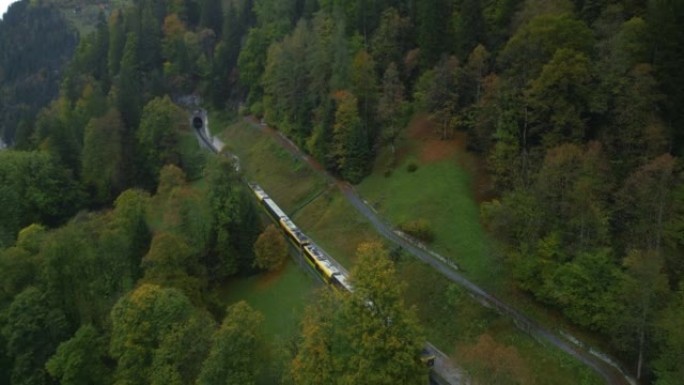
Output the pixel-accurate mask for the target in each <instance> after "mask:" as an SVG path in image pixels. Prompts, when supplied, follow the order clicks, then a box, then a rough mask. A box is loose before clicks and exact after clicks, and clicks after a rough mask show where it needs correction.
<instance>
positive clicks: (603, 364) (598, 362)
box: [198, 113, 637, 385]
mask: <svg viewBox="0 0 684 385" xmlns="http://www.w3.org/2000/svg"><path fill="white" fill-rule="evenodd" d="M205 114H206V113H205ZM205 116H206V115H205ZM251 123H252V124H253V125H255V126H259V127H261V126H262V125H261V124H259V123H257V122H255V121H253V120H252V121H251ZM261 128H263V127H261ZM204 131H206V132H208V130H206V128H205V130H204ZM198 132H200V130H198ZM274 137H275V138H276V139H277V141H278V142H279V144H280V145H281V146H282V147H284V148H285V149H286V150H288V151H289V152H290V153H291V154H292V155H293V156H296V157H299V158H300V159H302V160H303V161H304V162H306V163H308V164H310V165H311V166H312V167H313V168H314V169H315V170H318V171H319V172H320V173H321V174H322V175H323V176H324V177H325V178H326V179H327V180H328V182H329V183H331V184H332V183H335V184H337V186H338V187H339V189H340V191H341V192H342V194H343V195H344V197H345V199H347V200H348V201H349V202H350V203H351V204H352V206H353V207H354V208H355V209H356V210H357V211H359V213H361V214H362V215H363V216H364V217H365V218H366V219H367V220H368V221H369V222H370V223H371V225H372V226H373V227H374V228H375V230H376V231H377V232H378V234H380V235H382V236H383V237H384V238H386V239H387V240H389V241H390V242H392V243H394V244H395V245H397V246H399V247H401V248H402V249H403V250H404V251H406V252H408V253H409V254H411V255H413V256H415V257H416V258H418V259H419V260H421V261H423V262H424V263H426V264H428V265H430V266H431V267H433V268H434V269H435V270H437V271H438V272H440V273H441V274H442V275H444V276H445V277H446V278H448V279H449V280H451V281H452V282H454V283H456V284H458V285H459V286H461V287H463V288H464V289H466V290H467V291H468V292H469V293H470V295H471V296H472V297H473V298H475V299H476V300H477V301H479V302H480V303H482V304H483V305H485V306H488V307H491V308H494V309H496V310H497V311H498V312H499V313H501V314H503V315H506V316H508V317H510V318H511V319H512V320H513V321H514V323H515V325H516V326H517V327H518V328H519V329H521V330H522V331H524V332H525V333H527V334H529V335H530V336H532V337H533V338H535V339H536V340H537V341H539V342H541V343H549V344H551V345H553V346H555V347H557V348H559V349H561V350H562V351H564V352H566V353H567V354H569V355H571V356H572V357H574V358H575V359H577V360H578V361H580V362H582V363H583V364H584V365H586V366H587V367H589V368H591V369H592V370H593V371H594V372H596V373H597V374H598V375H599V376H601V377H602V378H603V379H604V380H605V382H606V383H607V384H610V385H636V384H637V382H636V381H635V380H634V379H633V378H632V377H631V376H629V375H628V374H627V373H626V372H625V370H623V369H622V368H621V367H620V365H619V364H617V363H615V362H614V361H613V360H612V359H610V358H609V357H608V356H607V355H605V354H603V353H600V352H598V351H597V350H596V349H593V348H592V347H590V346H587V345H585V344H583V343H582V342H580V341H579V340H577V339H576V338H574V337H572V338H568V337H567V336H566V335H565V334H564V333H563V332H560V333H554V332H553V331H551V330H550V329H548V328H546V327H544V326H542V325H540V324H539V323H537V322H536V321H534V320H532V319H531V318H529V317H528V316H526V315H525V314H523V313H521V312H519V311H518V310H517V309H515V308H513V307H512V306H510V305H508V304H506V303H504V302H502V301H501V300H499V299H498V298H496V297H495V296H494V295H492V294H491V293H488V292H487V291H485V290H484V289H482V288H480V287H479V286H477V285H476V284H474V283H473V282H471V281H470V280H468V279H467V278H466V277H465V276H463V275H462V274H461V273H459V272H458V271H457V270H456V269H455V268H454V265H453V264H452V263H450V261H449V260H448V259H446V258H444V257H442V256H440V255H437V254H436V253H434V252H432V251H430V250H428V249H427V248H425V247H424V246H422V245H420V244H418V243H416V242H414V241H413V240H411V239H410V238H408V237H406V236H404V235H403V234H401V233H400V232H397V231H396V230H394V229H393V227H392V226H391V225H390V224H388V223H386V222H385V221H384V220H382V219H381V218H380V217H379V216H378V214H377V213H376V212H375V211H374V210H373V209H372V208H371V207H370V206H369V205H368V204H367V203H366V202H365V201H364V200H363V199H362V198H361V197H360V196H359V195H358V194H357V193H356V191H355V190H354V188H353V187H352V186H351V185H349V184H348V183H344V182H339V181H338V180H336V179H335V178H334V177H333V176H332V175H330V174H329V173H327V172H326V171H325V170H324V169H323V168H322V167H320V165H318V164H317V163H316V162H315V161H313V160H312V159H311V158H310V157H308V156H307V155H305V154H303V153H302V152H301V151H300V150H299V148H297V147H296V146H295V145H294V144H293V143H292V142H291V141H290V140H288V139H287V138H285V137H284V136H282V135H279V134H276V135H274ZM202 140H203V141H204V142H205V143H207V144H208V145H209V143H211V141H210V140H208V139H206V138H203V139H202ZM209 146H210V148H211V145H209ZM214 150H215V148H214ZM432 348H434V346H432ZM429 349H430V346H428V350H429ZM440 353H441V352H439V351H438V350H437V349H436V348H435V350H434V354H435V356H436V357H437V358H438V359H437V360H436V363H435V367H434V370H433V372H435V373H436V374H437V375H435V376H433V377H432V379H431V381H432V383H436V384H460V383H462V381H463V378H462V375H461V373H460V371H458V370H457V369H454V368H451V369H453V370H449V369H444V370H443V371H442V373H438V372H437V371H438V370H440V369H439V367H440V360H439V357H442V361H445V362H446V361H448V357H446V355H443V353H441V354H440ZM447 363H448V362H447ZM447 366H450V365H447ZM440 374H444V377H441V376H440Z"/></svg>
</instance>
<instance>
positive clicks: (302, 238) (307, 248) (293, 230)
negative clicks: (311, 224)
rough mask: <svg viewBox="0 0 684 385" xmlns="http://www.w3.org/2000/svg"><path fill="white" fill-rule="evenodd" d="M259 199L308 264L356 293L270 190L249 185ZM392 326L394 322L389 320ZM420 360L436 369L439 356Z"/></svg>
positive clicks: (332, 282)
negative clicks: (271, 194) (279, 204)
mask: <svg viewBox="0 0 684 385" xmlns="http://www.w3.org/2000/svg"><path fill="white" fill-rule="evenodd" d="M247 186H248V187H249V189H250V190H251V191H252V194H254V197H255V198H256V200H257V201H258V202H259V203H260V204H261V206H262V207H263V208H264V209H265V210H266V212H267V213H268V215H269V216H270V217H271V218H272V219H273V221H274V222H275V223H277V224H278V225H279V226H280V228H281V230H283V232H284V233H285V234H286V235H287V239H288V240H289V241H290V242H291V243H292V245H294V247H295V248H297V250H298V251H300V252H301V253H302V255H304V258H305V260H306V261H307V263H308V264H309V265H310V266H311V267H312V268H313V269H314V270H316V271H317V272H318V274H319V275H320V276H321V277H322V278H323V280H324V281H325V282H326V283H327V284H329V285H331V286H332V287H333V288H335V289H337V290H340V291H342V292H349V293H351V292H353V291H354V287H353V286H352V285H351V284H350V283H349V277H348V276H347V273H346V272H344V271H343V270H341V269H340V268H339V267H338V266H339V265H338V264H337V263H336V262H334V259H333V258H332V257H331V256H329V255H328V254H327V253H325V252H324V251H323V249H321V248H320V247H318V246H317V245H316V244H315V243H314V242H313V241H312V240H311V238H309V237H308V236H307V235H306V234H304V232H303V231H302V230H301V229H299V227H297V225H296V224H295V223H294V222H293V221H292V220H291V219H290V217H288V216H287V214H285V212H284V211H283V210H282V209H281V208H280V207H279V206H278V205H277V204H276V203H275V201H274V200H273V199H271V198H270V197H269V196H268V194H266V191H264V189H263V188H261V186H259V185H258V184H256V183H247ZM366 306H367V307H368V308H369V309H373V307H374V305H373V302H371V301H370V300H366ZM388 324H391V320H389V319H388ZM419 359H420V361H421V362H422V363H423V364H424V365H426V366H428V367H432V366H434V364H435V355H434V354H432V353H431V352H430V351H429V350H427V349H423V351H422V352H421V354H420V357H419Z"/></svg>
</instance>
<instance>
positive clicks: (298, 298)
mask: <svg viewBox="0 0 684 385" xmlns="http://www.w3.org/2000/svg"><path fill="white" fill-rule="evenodd" d="M317 286H319V282H318V281H316V279H315V277H312V276H311V275H310V274H309V273H308V272H306V271H305V270H302V269H301V268H300V267H299V266H298V265H297V264H296V263H294V262H292V261H288V263H287V265H286V266H285V268H284V269H283V270H282V271H280V272H276V273H269V274H259V275H253V276H250V277H242V278H235V279H233V280H231V281H229V282H228V283H227V284H226V285H224V286H223V287H221V288H220V289H219V290H218V292H217V294H218V296H219V298H220V299H221V301H222V302H223V303H224V304H226V305H232V304H234V303H236V302H238V301H245V302H247V303H248V304H249V305H250V306H251V307H252V308H254V309H256V310H258V311H260V312H261V313H262V314H263V315H264V325H263V326H264V327H263V330H264V333H265V336H266V338H267V339H268V340H273V339H280V340H287V339H289V338H292V337H293V336H296V335H297V334H298V333H299V322H300V320H301V316H302V313H303V310H304V307H305V306H306V303H307V302H308V301H309V299H310V298H309V297H310V295H311V292H312V290H313V289H314V288H315V287H317Z"/></svg>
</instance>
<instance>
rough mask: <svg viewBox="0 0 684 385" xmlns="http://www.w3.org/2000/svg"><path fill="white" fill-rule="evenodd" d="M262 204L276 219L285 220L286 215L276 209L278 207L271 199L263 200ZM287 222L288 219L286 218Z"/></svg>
mask: <svg viewBox="0 0 684 385" xmlns="http://www.w3.org/2000/svg"><path fill="white" fill-rule="evenodd" d="M264 204H265V205H266V206H267V207H268V209H269V210H271V212H273V215H275V216H277V217H278V218H287V214H285V212H284V211H283V210H281V209H280V207H278V205H277V204H276V203H275V202H274V201H273V199H271V198H264ZM288 220H289V218H288Z"/></svg>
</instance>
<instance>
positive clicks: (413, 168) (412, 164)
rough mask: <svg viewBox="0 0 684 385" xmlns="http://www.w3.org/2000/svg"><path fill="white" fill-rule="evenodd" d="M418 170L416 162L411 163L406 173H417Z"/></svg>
mask: <svg viewBox="0 0 684 385" xmlns="http://www.w3.org/2000/svg"><path fill="white" fill-rule="evenodd" d="M416 170H418V165H417V164H416V163H415V162H410V163H409V164H407V165H406V171H408V172H415V171H416Z"/></svg>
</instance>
